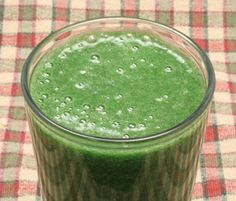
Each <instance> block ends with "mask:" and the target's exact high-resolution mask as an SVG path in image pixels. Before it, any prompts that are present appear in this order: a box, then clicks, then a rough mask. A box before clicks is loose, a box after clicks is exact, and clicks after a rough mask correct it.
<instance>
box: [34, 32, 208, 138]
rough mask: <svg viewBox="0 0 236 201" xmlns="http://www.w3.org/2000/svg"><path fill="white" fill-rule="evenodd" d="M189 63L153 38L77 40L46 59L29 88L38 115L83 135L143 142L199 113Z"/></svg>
mask: <svg viewBox="0 0 236 201" xmlns="http://www.w3.org/2000/svg"><path fill="white" fill-rule="evenodd" d="M204 92H205V89H204V82H203V79H202V76H201V75H200V74H199V72H198V70H197V69H196V67H195V65H194V63H193V62H192V61H191V60H190V59H188V58H187V57H186V56H184V55H183V54H181V53H180V52H179V51H177V50H175V49H173V48H172V49H171V48H170V46H169V45H167V44H165V43H163V42H162V41H161V40H159V39H158V38H156V37H154V36H152V35H143V34H142V33H132V34H131V33H125V32H124V33H105V34H99V33H95V34H94V35H86V36H81V37H80V38H76V39H74V40H71V41H68V42H67V44H65V45H63V46H62V47H60V48H58V49H56V50H54V51H52V52H51V53H49V54H48V55H47V57H45V58H43V59H42V60H41V61H40V62H39V64H38V65H37V68H36V69H35V72H34V74H33V77H32V80H31V93H32V96H33V99H34V101H35V102H36V104H37V105H38V107H39V108H40V109H41V110H42V111H43V112H44V113H45V114H46V115H47V116H48V117H49V118H51V119H53V120H54V121H56V122H57V123H59V124H61V125H63V126H64V127H67V128H70V129H72V130H76V131H79V132H81V133H85V134H88V135H93V136H99V137H109V138H122V137H130V138H132V137H143V136H148V135H152V134H155V133H157V132H160V131H163V130H167V129H169V128H172V127H174V126H176V125H177V124H179V123H180V122H182V121H183V120H184V119H186V118H187V117H188V116H190V115H191V113H193V112H194V111H195V110H196V109H197V107H198V106H199V104H200V102H201V100H202V98H203V96H204Z"/></svg>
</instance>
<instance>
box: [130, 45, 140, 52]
mask: <svg viewBox="0 0 236 201" xmlns="http://www.w3.org/2000/svg"><path fill="white" fill-rule="evenodd" d="M138 48H139V47H138V46H133V47H132V48H131V49H132V51H134V52H136V51H137V50H138Z"/></svg>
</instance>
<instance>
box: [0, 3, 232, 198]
mask: <svg viewBox="0 0 236 201" xmlns="http://www.w3.org/2000/svg"><path fill="white" fill-rule="evenodd" d="M117 15H122V16H136V17H141V18H145V19H150V20H154V21H158V22H161V23H164V24H166V25H169V26H171V27H174V28H177V29H178V30H180V31H182V32H184V33H185V34H187V35H188V36H190V37H191V38H193V39H194V40H195V41H196V42H197V43H198V44H199V45H200V46H201V47H202V48H203V50H205V51H206V52H207V53H208V55H209V57H210V59H211V61H212V62H213V65H214V68H215V71H216V78H217V83H216V93H215V95H214V101H213V104H212V109H211V115H210V119H209V124H208V128H207V133H206V136H205V143H204V145H203V150H202V154H201V157H200V163H199V168H198V175H197V179H196V184H195V187H194V193H193V201H208V200H209V201H235V200H236V34H235V33H236V2H235V0H217V1H214V0H181V1H180V0H166V1H157V0H156V1H155V0H79V1H76V0H71V1H63V0H58V1H49V0H48V1H37V2H36V0H19V1H14V0H0V201H13V200H14V201H35V200H38V199H39V189H38V185H37V174H36V164H35V159H34V155H33V149H32V141H31V137H30V135H29V131H28V126H27V121H26V117H25V112H24V103H23V98H22V95H21V90H20V83H19V80H20V72H21V68H22V64H23V62H24V60H25V59H26V57H27V56H28V54H29V53H30V51H31V50H32V48H33V47H34V46H35V45H37V44H38V43H39V42H40V41H41V40H42V39H43V38H44V37H45V36H47V35H48V34H49V33H50V32H51V31H52V30H56V29H58V28H60V27H63V26H65V25H67V24H70V23H73V22H76V21H80V20H84V19H91V18H96V17H101V16H117Z"/></svg>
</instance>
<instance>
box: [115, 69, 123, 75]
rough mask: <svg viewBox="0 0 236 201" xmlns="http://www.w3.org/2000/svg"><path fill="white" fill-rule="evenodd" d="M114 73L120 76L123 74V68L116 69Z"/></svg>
mask: <svg viewBox="0 0 236 201" xmlns="http://www.w3.org/2000/svg"><path fill="white" fill-rule="evenodd" d="M116 72H117V73H118V74H120V75H122V74H124V70H123V68H118V69H116Z"/></svg>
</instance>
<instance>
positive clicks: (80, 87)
mask: <svg viewBox="0 0 236 201" xmlns="http://www.w3.org/2000/svg"><path fill="white" fill-rule="evenodd" d="M75 87H76V88H78V89H83V88H84V87H85V85H84V83H82V82H80V83H79V84H76V85H75Z"/></svg>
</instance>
